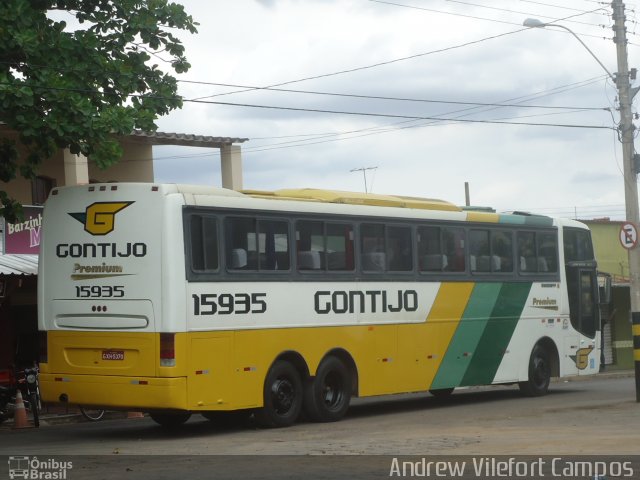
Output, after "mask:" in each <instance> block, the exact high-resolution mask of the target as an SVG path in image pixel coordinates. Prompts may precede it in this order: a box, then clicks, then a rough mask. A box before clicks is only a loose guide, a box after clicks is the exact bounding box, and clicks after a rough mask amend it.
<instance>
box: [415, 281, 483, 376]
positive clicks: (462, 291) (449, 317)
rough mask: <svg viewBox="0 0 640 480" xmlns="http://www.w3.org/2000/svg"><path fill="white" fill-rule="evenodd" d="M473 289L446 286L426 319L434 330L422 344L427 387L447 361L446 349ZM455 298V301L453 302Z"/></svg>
mask: <svg viewBox="0 0 640 480" xmlns="http://www.w3.org/2000/svg"><path fill="white" fill-rule="evenodd" d="M473 287H474V283H472V282H460V283H457V282H456V283H443V284H442V285H441V286H440V289H439V290H438V295H437V296H436V299H435V301H434V303H433V307H431V311H430V312H429V315H428V317H427V325H430V326H431V329H429V330H428V332H429V333H428V337H427V338H425V339H424V344H423V351H425V353H426V356H427V361H428V362H429V368H428V370H427V372H426V373H427V375H426V377H423V378H424V379H425V380H426V381H427V385H431V383H432V382H433V379H434V377H435V375H436V373H437V372H438V369H439V368H440V365H441V364H442V361H443V360H444V355H445V353H446V352H447V348H448V347H449V344H450V343H451V339H452V338H453V335H454V334H455V332H456V329H457V328H458V324H459V323H460V320H461V319H462V315H463V314H464V311H465V309H466V308H467V303H468V302H469V298H470V297H471V292H472V291H473ZM452 298H455V299H456V301H455V302H452V301H451V299H452ZM425 345H426V348H425Z"/></svg>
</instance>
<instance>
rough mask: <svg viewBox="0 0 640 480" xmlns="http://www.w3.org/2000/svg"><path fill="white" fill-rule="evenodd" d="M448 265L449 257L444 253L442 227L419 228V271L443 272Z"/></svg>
mask: <svg viewBox="0 0 640 480" xmlns="http://www.w3.org/2000/svg"><path fill="white" fill-rule="evenodd" d="M447 265H448V261H447V257H446V255H444V254H443V253H442V245H441V239H440V227H418V269H419V270H420V271H421V272H441V271H443V270H445V269H446V268H447Z"/></svg>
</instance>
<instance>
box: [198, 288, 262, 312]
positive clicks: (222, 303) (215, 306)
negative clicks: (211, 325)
mask: <svg viewBox="0 0 640 480" xmlns="http://www.w3.org/2000/svg"><path fill="white" fill-rule="evenodd" d="M191 297H192V298H193V314H194V315H231V314H236V315H244V314H247V313H264V312H266V311H267V302H266V298H267V294H266V293H251V294H249V293H235V294H232V293H221V294H217V293H201V294H195V293H194V294H193V295H192V296H191Z"/></svg>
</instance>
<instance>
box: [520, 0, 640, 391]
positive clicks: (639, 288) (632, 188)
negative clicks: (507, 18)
mask: <svg viewBox="0 0 640 480" xmlns="http://www.w3.org/2000/svg"><path fill="white" fill-rule="evenodd" d="M611 5H612V7H613V19H614V27H613V30H614V32H615V37H614V42H615V44H616V51H617V57H618V58H617V59H618V73H617V74H616V75H615V76H614V75H612V74H611V72H610V71H609V70H607V67H605V66H604V65H603V64H602V62H601V61H600V60H599V59H598V57H596V55H595V54H594V53H593V52H592V51H591V49H590V48H589V47H587V45H586V44H585V43H584V42H583V41H582V40H581V39H580V37H578V35H576V34H575V33H574V32H573V31H572V30H571V29H569V28H567V27H565V26H564V25H558V24H556V23H544V22H542V21H540V20H538V19H536V18H527V19H526V20H525V21H524V22H523V25H524V26H525V27H529V28H544V27H557V28H562V29H563V30H566V31H567V32H569V33H570V34H571V35H573V36H574V37H575V38H576V39H577V40H578V41H579V42H580V43H581V44H582V46H583V47H584V48H586V49H587V51H588V52H589V53H590V54H591V56H592V57H593V58H594V59H595V60H596V62H598V64H599V65H600V66H601V67H602V68H603V69H604V71H605V72H607V75H608V76H609V78H610V79H611V80H612V81H613V83H614V84H615V85H616V87H617V88H618V97H619V99H620V125H619V127H618V129H619V134H620V141H621V142H622V160H623V169H624V199H625V209H626V216H627V221H628V222H631V223H633V224H634V225H635V226H636V229H637V228H638V226H639V224H640V215H639V209H638V185H637V183H636V182H637V174H638V171H637V168H636V166H635V165H634V147H633V134H634V126H633V119H632V113H631V101H632V100H633V97H634V96H635V94H636V93H637V92H638V90H639V89H638V88H637V87H636V88H631V86H630V83H629V66H628V64H627V38H626V29H625V26H624V20H625V16H624V4H623V2H622V0H613V1H612V3H611ZM629 296H630V307H631V320H632V325H633V328H632V331H633V335H634V342H636V340H640V248H631V249H629ZM634 360H635V362H634V363H635V381H636V401H637V402H640V348H634Z"/></svg>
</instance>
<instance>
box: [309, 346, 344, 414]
mask: <svg viewBox="0 0 640 480" xmlns="http://www.w3.org/2000/svg"><path fill="white" fill-rule="evenodd" d="M351 388H352V382H351V376H350V375H349V370H348V369H347V367H346V366H345V365H344V363H342V362H341V361H340V360H339V359H338V358H336V357H328V358H326V359H325V360H324V361H323V362H322V363H321V364H320V366H319V367H318V371H317V372H316V376H315V377H313V378H310V379H309V381H308V382H307V385H306V386H305V391H304V411H305V413H306V414H307V416H308V417H309V419H310V420H313V421H315V422H337V421H338V420H340V419H341V418H342V417H344V416H345V414H346V413H347V410H348V409H349V403H350V402H351Z"/></svg>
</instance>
